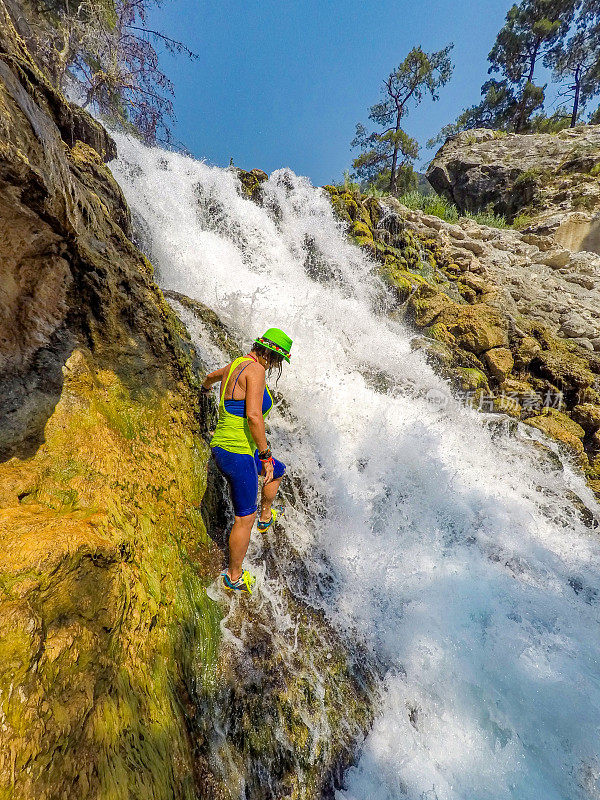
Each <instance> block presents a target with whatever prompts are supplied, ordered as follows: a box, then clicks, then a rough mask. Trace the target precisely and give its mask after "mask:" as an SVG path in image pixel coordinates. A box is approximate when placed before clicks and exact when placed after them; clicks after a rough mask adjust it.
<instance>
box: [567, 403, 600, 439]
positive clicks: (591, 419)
mask: <svg viewBox="0 0 600 800" xmlns="http://www.w3.org/2000/svg"><path fill="white" fill-rule="evenodd" d="M571 415H572V418H573V420H575V422H577V423H579V425H581V427H582V428H584V429H585V431H586V432H587V433H595V431H597V430H600V406H597V405H592V403H582V404H581V405H578V406H575V408H573V410H572V411H571Z"/></svg>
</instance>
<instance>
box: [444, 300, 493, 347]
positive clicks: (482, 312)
mask: <svg viewBox="0 0 600 800" xmlns="http://www.w3.org/2000/svg"><path fill="white" fill-rule="evenodd" d="M437 321H438V322H441V323H443V324H444V325H446V327H447V328H448V330H449V331H450V333H452V334H453V335H454V336H455V337H456V340H457V342H458V344H459V345H460V346H461V347H462V348H464V349H465V350H470V351H471V352H473V353H475V354H476V355H479V354H480V353H483V352H485V351H487V350H490V349H491V348H492V347H507V346H508V333H507V321H506V319H505V318H504V317H503V315H502V314H501V313H500V312H499V311H498V310H497V309H495V308H492V307H491V306H488V305H486V304H485V303H477V304H476V305H473V306H461V305H458V304H456V303H452V304H448V305H447V306H446V307H445V308H443V309H442V310H441V313H440V314H439V319H438V320H437Z"/></svg>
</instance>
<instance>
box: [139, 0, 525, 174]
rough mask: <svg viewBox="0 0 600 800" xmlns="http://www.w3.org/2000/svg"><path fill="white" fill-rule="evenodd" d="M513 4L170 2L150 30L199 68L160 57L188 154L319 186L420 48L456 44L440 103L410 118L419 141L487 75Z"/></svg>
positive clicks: (346, 159)
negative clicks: (179, 46)
mask: <svg viewBox="0 0 600 800" xmlns="http://www.w3.org/2000/svg"><path fill="white" fill-rule="evenodd" d="M509 5H510V2H509V0H459V1H458V2H457V0H439V1H438V2H434V1H433V0H424V2H421V3H417V2H415V3H407V2H399V1H398V0H396V2H394V0H378V2H375V1H374V0H363V2H360V1H359V0H322V1H321V2H315V0H279V2H275V1H274V0H221V2H217V3H205V2H203V0H166V1H165V3H164V5H163V7H162V8H159V9H156V10H155V11H153V13H152V15H151V17H150V19H149V20H148V26H149V27H156V28H158V29H160V30H161V31H163V32H165V33H167V34H168V35H170V36H173V37H174V38H176V39H180V40H181V41H183V42H185V44H187V45H188V46H189V47H191V48H192V49H193V50H195V51H196V52H197V53H198V54H199V59H198V60H197V61H188V60H186V59H185V58H183V57H176V58H174V57H172V56H170V55H169V54H164V55H163V58H162V64H163V66H164V68H165V70H166V71H167V73H168V74H169V76H170V77H171V79H172V80H173V83H174V84H175V90H176V99H175V110H176V115H177V123H176V125H175V127H174V131H173V132H174V135H175V137H176V139H178V140H180V141H181V142H182V143H183V144H184V145H185V146H186V147H187V148H188V150H190V151H191V152H192V153H193V154H194V156H196V157H198V158H204V159H206V160H207V161H208V162H209V163H212V164H217V165H219V166H226V165H227V164H228V163H229V159H230V158H231V157H232V158H233V159H234V162H235V164H236V165H237V166H240V167H243V168H244V169H251V168H252V167H260V168H261V169H264V170H265V171H267V172H271V171H272V170H274V169H277V168H278V167H290V168H291V169H293V170H294V172H296V173H298V174H302V175H308V176H309V177H310V179H311V180H312V182H313V183H314V184H315V185H322V184H325V183H329V182H331V181H333V180H339V179H340V178H341V177H342V174H343V171H344V169H346V168H348V167H349V166H350V162H351V160H352V157H353V156H352V153H351V151H350V141H351V140H352V138H353V136H354V128H355V125H356V123H357V122H359V121H362V122H365V123H366V122H368V120H367V114H368V108H369V106H371V105H372V104H373V103H375V102H376V101H377V100H378V98H379V91H380V86H381V83H382V81H383V79H384V78H385V77H386V76H387V75H388V73H389V72H390V71H391V69H392V68H393V67H395V66H397V65H398V64H399V63H400V61H402V59H403V58H404V56H405V55H406V54H407V53H408V51H409V50H410V49H411V48H412V47H413V46H415V45H418V44H420V45H422V47H423V48H424V49H425V50H428V51H430V50H437V49H439V48H441V47H443V46H445V45H446V44H448V43H449V42H454V45H455V47H454V52H453V61H454V63H455V71H454V75H453V78H452V81H451V82H450V84H448V85H447V86H446V87H445V88H444V89H442V90H441V94H440V99H439V101H438V102H436V103H433V102H430V101H424V102H423V104H422V105H421V106H420V107H419V108H418V109H417V110H412V111H411V113H410V115H409V116H408V118H407V119H406V121H405V128H406V130H407V132H408V133H409V134H410V135H411V136H414V137H415V138H416V139H418V141H419V142H420V143H421V146H422V151H421V158H420V164H421V165H423V164H424V163H425V162H426V161H427V160H428V158H429V157H431V154H430V153H428V152H427V151H426V150H425V142H426V141H427V139H428V138H430V136H432V135H433V134H435V133H437V131H438V130H439V129H440V128H441V127H442V126H443V125H445V124H446V123H447V122H450V121H452V120H453V119H454V118H455V117H456V116H457V114H458V113H459V112H460V111H461V110H462V109H463V108H464V107H465V106H467V105H471V104H472V103H474V102H477V101H478V99H479V90H480V86H481V84H482V83H483V82H484V80H485V79H486V77H487V61H486V59H487V54H488V52H489V51H490V48H491V46H492V44H493V41H494V39H495V36H496V34H497V32H498V30H499V28H500V27H501V26H502V23H503V20H504V17H505V15H506V11H507V9H508V7H509Z"/></svg>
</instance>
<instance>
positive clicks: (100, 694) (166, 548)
mask: <svg viewBox="0 0 600 800" xmlns="http://www.w3.org/2000/svg"><path fill="white" fill-rule="evenodd" d="M11 8H13V9H14V8H15V3H14V2H12V3H11ZM114 153H115V149H114V144H113V142H112V140H111V139H110V137H109V136H108V135H107V134H106V132H105V131H104V130H103V128H102V127H101V126H100V125H98V123H96V122H95V121H94V120H92V119H91V118H90V117H89V116H88V115H87V114H85V113H84V112H82V111H81V110H79V109H77V108H76V107H74V106H72V105H70V104H69V103H67V102H66V100H65V99H64V98H63V97H62V96H61V95H59V94H58V93H57V92H56V91H55V90H54V89H53V87H52V86H51V85H50V84H49V83H48V81H47V80H46V78H45V76H44V75H43V74H42V73H41V72H40V70H39V69H38V67H37V66H36V64H35V63H34V62H33V60H32V59H31V57H30V55H29V53H28V52H27V49H26V47H25V45H24V43H23V40H22V39H20V38H19V36H18V35H17V34H16V32H15V29H14V27H13V25H12V21H11V17H10V15H9V13H8V10H7V7H6V6H5V5H4V3H3V2H2V0H0V274H1V279H0V544H1V548H0V550H1V556H0V718H1V720H2V725H1V726H0V796H2V797H7V798H8V797H15V798H16V797H18V798H19V799H20V800H56V799H57V798H61V797H65V798H66V797H69V798H75V797H77V798H81V800H86V799H87V798H89V799H90V800H91V798H99V797H102V798H129V799H130V800H148V798H152V799H153V800H193V799H194V798H199V797H202V798H207V799H208V800H213V799H214V800H217V799H218V800H227V798H233V797H239V796H240V793H241V792H242V791H243V787H244V786H245V787H246V789H247V791H248V792H250V793H251V796H252V797H254V798H259V800H262V799H263V798H264V800H270V798H275V797H282V796H286V797H290V798H298V799H299V798H309V800H310V799H311V798H314V799H315V800H316V799H317V798H319V797H321V795H322V792H323V791H325V790H330V791H333V788H332V787H333V786H334V784H335V781H336V777H337V775H338V771H339V770H340V769H341V767H342V766H343V765H344V764H346V763H347V762H348V761H349V759H351V758H352V754H353V751H354V747H355V746H356V743H357V742H358V741H360V738H361V736H362V734H363V732H364V730H365V728H366V727H367V726H368V725H369V722H370V717H371V700H370V693H369V687H370V678H369V672H368V669H366V668H365V666H366V664H367V662H366V660H365V662H364V664H363V665H362V666H361V667H360V668H359V667H358V666H357V665H355V664H353V663H352V662H351V660H350V659H349V657H348V655H347V652H346V651H345V649H344V646H343V643H342V642H341V640H340V639H339V637H336V635H335V634H334V633H333V632H332V631H331V630H330V629H329V627H328V626H327V624H326V623H325V621H324V620H323V619H322V618H321V617H320V616H318V615H317V614H316V613H315V612H314V611H312V610H311V609H309V608H306V607H304V606H303V605H302V604H301V603H300V601H298V600H297V599H295V598H294V596H293V594H292V592H291V591H290V590H288V591H286V593H285V595H284V596H283V597H281V598H280V603H281V605H280V607H279V612H281V613H282V615H283V616H284V617H286V618H288V619H289V620H290V625H291V626H292V631H291V632H288V631H282V632H279V635H280V636H281V639H282V640H281V642H277V641H276V639H275V632H274V631H273V629H272V628H273V618H274V616H275V615H274V614H270V613H269V607H268V605H265V604H263V605H262V606H261V608H260V609H255V610H253V609H250V610H248V613H246V610H245V609H244V608H243V607H240V608H239V609H238V610H237V611H234V610H231V614H230V615H229V616H230V620H229V625H230V626H231V627H230V629H231V628H233V629H234V630H235V635H237V636H241V635H245V634H243V630H244V629H245V628H248V629H250V630H251V631H252V630H253V629H255V633H254V636H253V637H249V638H248V641H247V642H246V644H247V648H248V649H247V651H244V655H243V656H242V655H240V654H238V652H237V651H236V649H235V647H231V646H226V644H225V643H224V642H223V638H222V629H221V623H222V620H223V617H224V615H225V614H226V613H228V612H229V611H230V609H228V606H227V604H226V603H224V602H215V601H214V600H212V599H210V598H209V596H208V595H207V593H206V587H207V586H208V585H209V584H210V583H212V581H213V580H214V577H215V575H217V574H218V572H219V570H220V569H221V568H222V552H221V549H220V547H219V546H218V544H215V541H213V539H218V536H217V533H218V531H219V529H220V528H222V526H223V525H224V518H223V514H224V504H223V500H222V493H221V492H222V486H220V484H219V481H218V480H217V479H215V477H214V475H212V476H210V479H208V478H207V459H208V447H207V444H206V441H205V433H206V428H207V425H208V421H209V419H210V414H211V413H213V412H214V408H213V409H212V410H211V407H210V404H209V403H208V402H207V401H202V403H203V405H200V406H199V404H198V391H197V390H198V386H199V380H200V377H201V376H202V370H203V368H202V365H201V364H200V363H199V361H198V359H197V357H196V355H195V353H194V350H193V348H192V346H191V343H190V340H189V337H188V335H187V332H186V329H185V327H184V326H183V324H182V323H181V322H180V320H179V319H178V317H177V316H176V315H175V314H174V313H173V311H172V310H171V308H170V307H169V305H168V304H167V303H166V302H165V300H164V298H163V296H162V294H161V292H160V290H159V289H158V287H157V286H156V284H155V283H154V280H153V274H152V267H151V266H150V264H149V263H148V261H147V260H146V259H145V257H144V256H143V255H142V254H141V253H140V252H139V251H138V250H137V249H136V248H135V247H134V245H133V244H132V242H131V241H130V239H129V233H130V221H129V212H128V209H127V206H126V204H125V201H124V199H123V196H122V194H121V192H120V189H119V187H118V186H117V184H116V183H115V181H114V179H113V177H112V175H111V173H110V171H109V170H108V168H107V167H106V166H105V160H106V159H109V158H112V157H113V156H114ZM259 177H260V176H259ZM257 180H258V178H257ZM211 320H212V324H213V326H214V328H215V341H216V342H218V341H219V337H220V335H221V332H220V330H219V329H218V324H216V323H215V319H214V315H213V317H211ZM205 321H206V320H205ZM208 321H210V320H208ZM207 481H208V489H207ZM293 500H294V498H293V497H292V498H291V501H292V502H293ZM207 528H208V531H209V532H210V534H211V536H212V537H213V538H211V536H209V535H208V532H207ZM280 551H281V554H282V555H281V557H282V559H283V560H284V561H285V562H286V565H287V566H288V567H289V569H290V572H292V571H294V568H296V571H297V569H298V566H297V564H295V563H294V561H293V559H294V554H293V553H291V552H287V553H286V551H285V547H284V543H283V542H282V543H281V547H280ZM286 559H287V560H286ZM271 568H274V567H273V565H271ZM278 569H281V565H279V567H278ZM295 635H297V640H295V641H296V642H297V646H296V647H293V646H292V643H293V641H294V636H295ZM286 637H289V639H290V641H289V642H288V641H287V640H286ZM279 645H281V646H279ZM288 651H289V652H290V653H292V651H293V655H290V657H289V658H285V657H284V655H283V654H285V653H287V652H288ZM307 652H308V653H309V654H310V656H309V657H308V658H307V659H303V657H302V654H303V653H307ZM315 670H316V671H318V672H319V673H320V674H321V675H322V676H323V680H322V681H321V682H320V683H319V687H318V691H313V690H312V686H313V683H312V682H313V681H314V672H315ZM342 720H343V721H342ZM309 722H311V723H313V724H312V725H310V726H309ZM332 732H333V735H331V734H332ZM265 775H269V779H268V780H267V779H265Z"/></svg>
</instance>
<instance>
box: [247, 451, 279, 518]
mask: <svg viewBox="0 0 600 800" xmlns="http://www.w3.org/2000/svg"><path fill="white" fill-rule="evenodd" d="M254 461H255V463H256V471H257V472H258V474H259V475H260V474H261V473H262V472H263V465H262V464H261V462H260V460H259V458H258V451H256V452H255V453H254ZM273 462H274V463H273V480H272V481H271V482H270V483H266V484H265V483H263V487H262V492H261V494H260V521H261V522H268V521H269V520H270V519H271V506H272V505H273V500H275V495H276V494H277V490H278V489H279V484H280V483H281V479H282V478H283V473H284V472H285V464H283V463H282V462H281V461H278V460H277V459H276V458H274V459H273Z"/></svg>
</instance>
